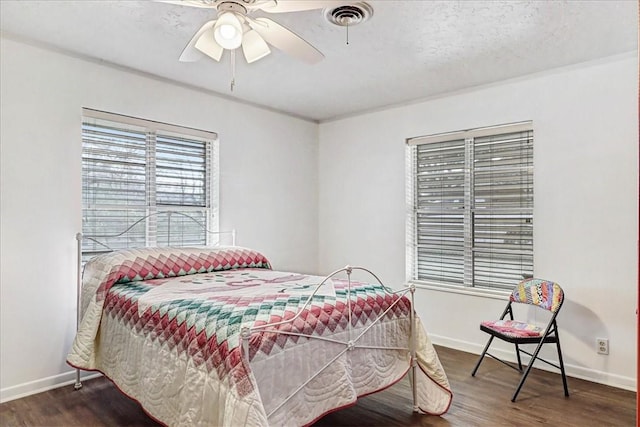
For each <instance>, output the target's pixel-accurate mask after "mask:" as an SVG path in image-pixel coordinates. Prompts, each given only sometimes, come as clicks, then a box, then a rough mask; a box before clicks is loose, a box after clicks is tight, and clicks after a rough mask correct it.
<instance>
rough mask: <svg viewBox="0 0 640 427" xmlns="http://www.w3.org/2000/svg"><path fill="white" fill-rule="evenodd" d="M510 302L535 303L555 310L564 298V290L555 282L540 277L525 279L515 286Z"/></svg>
mask: <svg viewBox="0 0 640 427" xmlns="http://www.w3.org/2000/svg"><path fill="white" fill-rule="evenodd" d="M510 299H511V301H512V302H520V303H524V304H532V305H536V306H538V307H540V308H544V309H545V310H549V311H552V312H554V313H555V312H556V311H558V310H559V309H560V306H561V305H562V301H563V300H564V292H563V291H562V288H561V287H560V285H558V284H557V283H555V282H551V281H548V280H542V279H526V280H523V281H522V282H520V283H519V284H518V286H516V288H515V289H514V290H513V292H512V293H511V297H510Z"/></svg>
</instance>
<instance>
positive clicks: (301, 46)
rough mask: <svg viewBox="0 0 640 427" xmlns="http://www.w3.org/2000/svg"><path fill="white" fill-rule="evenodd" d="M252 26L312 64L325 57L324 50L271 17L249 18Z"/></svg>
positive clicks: (270, 40) (297, 56)
mask: <svg viewBox="0 0 640 427" xmlns="http://www.w3.org/2000/svg"><path fill="white" fill-rule="evenodd" d="M247 22H248V23H249V25H250V26H251V28H253V29H254V30H256V32H257V33H258V34H260V36H262V38H263V39H264V40H265V41H266V42H267V43H269V44H271V45H273V46H275V47H277V48H278V49H280V50H282V51H284V52H286V53H288V54H289V55H291V56H294V57H296V58H298V59H301V60H303V61H305V62H308V63H310V64H316V63H318V62H320V61H322V59H323V58H324V55H323V54H322V52H320V51H319V50H318V49H316V48H315V47H313V46H311V45H310V44H309V43H308V42H306V41H305V40H303V39H302V38H300V36H298V35H297V34H296V33H294V32H293V31H291V30H289V29H287V28H285V27H283V26H282V25H280V24H278V23H276V22H274V21H272V20H271V19H269V18H255V19H251V20H247Z"/></svg>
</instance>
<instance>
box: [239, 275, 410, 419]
mask: <svg viewBox="0 0 640 427" xmlns="http://www.w3.org/2000/svg"><path fill="white" fill-rule="evenodd" d="M354 270H360V271H363V272H366V273H368V274H370V275H371V276H372V277H374V278H375V280H376V281H377V282H378V284H380V285H381V286H382V288H383V289H384V291H385V293H386V294H387V295H397V296H399V298H397V299H396V300H395V301H394V302H393V303H392V304H391V305H390V306H389V307H388V308H387V309H386V310H384V312H382V313H380V314H379V315H378V316H377V318H376V319H375V320H374V321H373V322H371V323H370V324H369V325H367V326H366V327H365V329H364V330H362V331H359V334H358V335H355V336H354V332H355V331H354V330H353V326H352V322H351V313H352V310H351V304H352V302H351V274H352V273H353V271H354ZM340 273H346V274H347V280H348V286H347V311H348V316H349V321H348V324H347V340H340V339H334V338H328V337H322V336H318V335H312V334H304V333H299V332H290V331H282V330H280V329H278V328H279V327H280V326H282V325H284V324H290V323H293V322H294V321H295V320H296V319H297V318H298V317H300V316H301V315H302V313H303V312H304V310H305V309H306V308H307V307H308V306H309V304H311V301H312V299H313V297H314V296H315V295H316V294H317V293H318V292H319V290H320V288H322V286H323V285H325V284H326V283H327V281H329V280H330V279H331V278H333V277H334V276H336V275H338V274H340ZM407 293H410V294H411V296H410V299H411V310H410V334H409V336H408V337H407V346H406V347H394V346H372V345H362V344H358V342H359V341H360V339H361V338H362V337H363V336H364V335H365V334H366V333H367V332H368V331H369V330H370V329H371V328H372V327H373V326H374V325H376V324H377V323H378V322H379V321H380V320H381V319H383V318H384V317H385V316H386V314H387V313H388V312H389V311H390V310H392V309H393V308H394V307H395V306H396V305H397V304H398V303H399V302H400V301H401V300H402V297H404V296H405V295H407ZM414 293H415V286H414V285H411V286H409V287H406V288H403V289H400V290H398V291H390V290H388V289H387V287H386V286H384V285H383V283H382V282H381V281H380V279H379V278H378V277H377V276H376V275H375V274H374V273H373V272H371V271H370V270H368V269H366V268H364V267H353V266H346V267H344V268H341V269H339V270H336V271H334V272H333V273H331V274H329V275H328V276H326V277H325V278H324V279H323V280H322V281H321V282H320V283H319V284H318V285H317V286H316V288H315V290H314V291H313V293H312V294H311V295H310V296H309V297H308V298H307V300H306V301H305V303H304V305H303V306H302V307H301V308H300V309H299V310H298V312H297V313H296V314H295V315H294V316H293V317H292V318H291V319H287V320H282V321H279V322H274V323H269V324H265V325H260V326H255V327H251V328H249V327H243V328H242V330H241V339H242V350H243V351H242V353H243V357H245V359H246V362H247V366H250V358H249V340H250V338H251V336H253V335H254V334H263V333H272V334H282V335H290V336H298V337H304V338H308V339H314V340H321V341H327V342H331V343H334V344H339V345H342V346H344V348H343V349H342V350H341V351H340V352H339V353H338V354H337V355H335V356H334V357H333V358H332V359H331V360H329V361H328V362H327V363H325V364H324V365H323V366H322V367H321V368H320V369H318V370H317V371H316V372H315V373H314V374H313V375H311V377H309V378H308V379H307V380H306V381H305V382H303V383H302V384H300V385H299V386H298V387H297V388H296V389H295V390H293V391H292V392H291V393H290V394H289V395H288V396H287V397H286V398H285V399H284V400H283V401H282V402H280V403H279V404H278V405H277V406H276V407H275V408H273V409H272V410H271V411H270V412H269V413H268V414H267V417H268V418H269V417H271V415H273V414H274V413H275V412H276V411H278V410H279V409H280V408H282V406H283V405H285V404H286V403H287V402H288V401H289V400H291V399H292V398H293V397H294V396H295V395H296V394H297V393H298V392H300V391H301V390H303V389H304V388H305V387H306V386H307V385H308V384H309V383H310V382H311V381H313V380H314V379H315V378H317V377H318V376H319V375H321V374H322V372H323V371H325V370H326V369H327V368H328V367H329V366H331V365H332V364H333V363H334V362H335V361H336V360H338V359H339V358H340V357H341V356H343V355H344V354H345V353H346V352H348V351H352V350H354V349H372V350H400V351H403V350H404V351H407V352H409V354H410V371H411V377H412V378H411V380H412V381H411V385H412V398H413V411H414V412H419V409H418V405H417V382H416V368H417V358H416V327H417V325H416V316H415V310H414V306H415V305H414Z"/></svg>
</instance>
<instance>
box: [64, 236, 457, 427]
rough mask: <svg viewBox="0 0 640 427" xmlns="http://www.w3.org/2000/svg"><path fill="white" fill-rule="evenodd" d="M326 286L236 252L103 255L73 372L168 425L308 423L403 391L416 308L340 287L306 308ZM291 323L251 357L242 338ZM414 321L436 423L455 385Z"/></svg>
mask: <svg viewBox="0 0 640 427" xmlns="http://www.w3.org/2000/svg"><path fill="white" fill-rule="evenodd" d="M322 280H323V278H322V277H317V276H308V275H302V274H296V273H288V272H280V271H272V270H271V269H270V264H269V261H268V260H267V259H266V258H265V257H264V256H263V255H262V254H260V253H258V252H256V251H253V250H250V249H245V248H239V247H226V248H180V249H176V248H172V249H169V248H164V249H162V248H145V249H132V250H126V251H118V252H113V253H110V254H106V255H102V256H99V257H96V258H94V259H92V260H91V261H90V262H89V263H88V264H87V265H86V267H85V271H84V275H83V291H82V307H81V309H82V322H81V325H80V328H79V331H78V334H77V336H76V339H75V340H74V343H73V346H72V349H71V351H70V353H69V355H68V357H67V361H68V363H69V364H70V365H72V366H74V367H76V368H80V369H86V370H98V371H100V372H102V373H104V374H105V375H106V376H107V377H109V378H110V379H111V380H112V381H114V383H115V384H116V385H117V386H118V387H119V388H120V389H121V390H122V391H123V392H124V393H125V394H127V395H129V396H130V397H132V398H134V399H136V400H137V401H138V402H140V403H141V405H142V406H143V408H144V409H145V411H146V412H147V413H148V414H149V415H151V416H152V417H154V418H155V419H157V420H158V421H160V422H162V423H164V424H166V425H171V426H174V425H175V426H181V425H184V426H196V425H202V426H223V425H226V426H241V425H251V426H263V425H276V426H281V425H282V426H285V425H307V424H310V423H313V422H314V421H315V420H317V419H318V418H320V417H321V416H322V415H324V414H326V413H327V412H330V411H332V410H335V409H336V408H341V407H345V406H349V405H351V404H353V403H354V402H355V401H356V399H357V398H358V396H362V395H365V394H369V393H372V392H375V391H378V390H381V389H383V388H385V387H388V386H389V385H391V384H393V383H395V382H397V381H398V380H399V379H401V378H402V377H403V376H404V374H405V373H406V372H407V370H408V369H409V365H410V355H409V353H408V352H407V351H406V350H402V349H401V348H406V347H407V346H408V342H409V337H410V318H409V314H410V310H411V307H410V301H409V300H408V299H407V298H405V297H400V296H398V295H394V294H389V293H388V292H385V289H383V287H382V286H380V285H372V284H367V283H359V282H352V283H351V288H350V289H349V288H348V282H347V281H346V280H343V279H336V278H334V279H331V280H328V281H327V282H326V283H325V284H324V285H323V286H322V287H321V288H319V289H318V291H317V292H316V294H315V295H314V296H313V298H312V300H311V302H310V303H309V304H307V305H306V306H305V302H306V301H307V300H308V298H309V296H310V295H311V294H312V293H313V291H314V289H315V288H316V287H317V285H318V284H319V283H320V282H321V281H322ZM297 313H299V315H298V316H296V314H297ZM379 317H381V320H380V321H378V322H376V323H375V324H373V323H374V321H375V320H376V319H377V318H379ZM291 319H293V320H292V321H291V322H285V323H282V324H279V325H277V326H275V327H270V328H269V329H268V330H266V331H254V332H253V333H252V334H251V336H250V338H249V345H248V354H245V353H244V351H243V345H242V339H241V331H242V328H254V327H258V326H261V325H266V324H269V323H274V322H280V321H283V320H291ZM417 323H418V326H419V327H418V328H417V333H416V341H417V342H416V344H417V349H418V357H417V359H418V369H417V375H416V383H417V386H418V387H417V389H418V402H417V405H418V408H419V409H420V410H421V411H422V412H424V413H430V414H437V415H439V414H442V413H444V412H446V411H447V409H448V408H449V405H450V402H451V392H450V388H449V383H448V381H447V377H446V375H445V373H444V371H443V369H442V366H441V365H440V362H439V360H438V357H437V355H436V353H435V351H434V349H433V347H432V345H431V343H430V341H429V338H428V337H427V335H426V333H425V331H424V329H423V327H422V325H421V324H420V322H419V320H418V321H417ZM372 324H373V326H372ZM349 325H350V326H349ZM349 342H350V343H352V345H350V346H349V348H347V346H346V345H345V343H349ZM363 347H366V348H363ZM378 347H391V348H393V349H379V348H378ZM318 372H320V374H317V373H318Z"/></svg>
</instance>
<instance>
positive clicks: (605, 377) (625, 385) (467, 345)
mask: <svg viewBox="0 0 640 427" xmlns="http://www.w3.org/2000/svg"><path fill="white" fill-rule="evenodd" d="M429 337H430V338H431V342H433V344H436V345H440V346H443V347H449V348H453V349H455V350H460V351H465V352H467V353H473V354H478V355H479V354H480V353H482V350H483V349H484V345H483V344H476V343H472V342H468V341H461V340H456V339H452V338H448V337H443V336H439V335H433V334H429ZM491 352H492V353H494V354H495V355H496V356H498V357H500V358H502V359H504V360H507V361H510V362H516V355H515V351H513V352H510V351H505V350H502V349H497V348H493V347H492V348H491ZM525 360H528V359H525V358H523V362H524V361H525ZM549 361H552V362H553V360H551V359H549ZM535 367H536V368H538V369H542V370H544V371H549V372H555V373H557V372H558V370H557V369H554V368H551V367H549V366H547V365H546V364H544V363H536V364H535ZM564 369H565V371H566V373H567V376H569V377H574V378H579V379H582V380H587V381H591V382H594V383H599V384H604V385H608V386H611V387H616V388H621V389H625V390H629V391H634V392H635V391H637V381H636V378H633V377H625V376H623V375H616V374H611V373H608V372H603V371H597V370H595V369H589V368H584V367H582V366H577V365H572V364H569V363H566V362H565V364H564ZM469 375H471V372H469Z"/></svg>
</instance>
